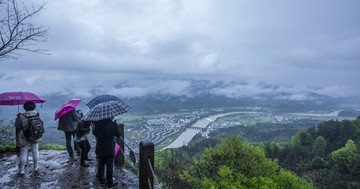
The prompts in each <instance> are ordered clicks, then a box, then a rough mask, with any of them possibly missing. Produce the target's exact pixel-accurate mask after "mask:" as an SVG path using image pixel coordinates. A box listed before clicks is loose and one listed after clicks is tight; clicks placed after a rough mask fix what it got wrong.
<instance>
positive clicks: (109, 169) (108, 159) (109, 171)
mask: <svg viewBox="0 0 360 189" xmlns="http://www.w3.org/2000/svg"><path fill="white" fill-rule="evenodd" d="M105 165H106V181H107V183H108V184H109V185H111V184H113V167H114V156H100V157H99V167H98V173H99V181H100V184H104V183H105V176H104V172H105Z"/></svg>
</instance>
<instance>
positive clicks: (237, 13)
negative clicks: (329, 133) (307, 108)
mask: <svg viewBox="0 0 360 189" xmlns="http://www.w3.org/2000/svg"><path fill="white" fill-rule="evenodd" d="M27 2H29V1H27ZM33 2H34V4H35V5H36V4H39V2H41V1H35V0H33ZM359 18H360V1H358V0H346V1H343V0H336V1H335V0H316V1H314V0H301V1H300V0H299V1H289V0H271V1H269V0H226V1H221V0H106V1H103V0H61V1H53V0H50V1H48V2H47V5H46V7H45V9H44V10H43V11H42V12H41V14H40V15H39V16H37V17H34V19H33V22H34V23H35V24H38V25H44V26H46V27H49V28H50V30H49V36H48V42H47V43H44V44H41V45H39V46H36V48H45V49H48V50H49V52H50V53H51V54H52V55H39V54H29V53H24V54H25V55H26V56H23V57H21V58H19V59H17V60H2V61H0V66H1V70H0V92H6V91H32V92H34V93H37V94H39V95H50V94H59V93H60V94H71V95H74V96H87V95H90V94H91V92H93V91H97V92H98V93H101V92H103V93H108V94H117V95H120V96H141V95H146V94H152V93H160V92H164V93H167V94H181V93H183V92H184V91H187V89H188V88H189V87H191V80H190V79H206V80H213V81H216V80H225V81H238V82H241V83H244V82H246V83H247V85H244V84H239V85H234V86H233V87H232V86H231V85H229V86H227V87H226V88H224V89H219V90H218V91H219V93H224V94H228V95H229V96H231V94H239V93H243V94H245V93H246V94H251V95H253V94H254V93H255V94H256V93H257V91H262V92H264V89H262V88H261V86H262V85H259V83H266V84H271V85H279V86H281V87H280V88H276V90H283V91H292V92H294V93H301V92H303V91H309V90H311V91H316V92H318V93H320V94H326V95H331V96H348V95H357V96H360V87H359V85H358V83H359V81H360V74H359V71H360V21H359ZM267 90H270V91H268V92H272V91H271V90H272V89H267ZM234 91H235V92H234ZM265 92H266V91H265Z"/></svg>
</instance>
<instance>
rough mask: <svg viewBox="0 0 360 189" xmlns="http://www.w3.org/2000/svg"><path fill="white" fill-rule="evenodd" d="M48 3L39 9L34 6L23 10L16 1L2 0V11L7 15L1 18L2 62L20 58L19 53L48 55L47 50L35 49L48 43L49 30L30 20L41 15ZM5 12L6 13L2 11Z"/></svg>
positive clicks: (0, 47) (25, 7)
mask: <svg viewBox="0 0 360 189" xmlns="http://www.w3.org/2000/svg"><path fill="white" fill-rule="evenodd" d="M45 5H46V3H43V4H41V5H40V6H39V7H37V8H36V7H35V6H34V5H30V6H26V5H25V4H23V7H22V8H19V6H18V5H17V3H16V0H7V1H6V2H4V1H3V0H0V11H1V12H5V13H6V15H5V16H4V17H3V18H0V39H1V42H0V60H2V59H6V58H14V59H16V58H18V57H19V55H21V54H19V53H18V52H19V51H28V52H34V53H40V54H46V53H45V52H46V50H42V49H33V48H31V47H32V46H34V45H37V44H39V43H41V42H46V41H47V38H46V37H47V34H48V28H45V27H44V26H37V27H36V26H34V25H33V24H32V23H31V22H30V20H31V18H32V17H34V16H36V15H38V14H39V12H40V11H41V10H42V9H43V8H44V7H45ZM2 10H5V11H2Z"/></svg>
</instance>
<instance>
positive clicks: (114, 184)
mask: <svg viewBox="0 0 360 189" xmlns="http://www.w3.org/2000/svg"><path fill="white" fill-rule="evenodd" d="M117 186H119V183H117V182H114V183H112V184H111V185H108V187H107V188H115V187H117Z"/></svg>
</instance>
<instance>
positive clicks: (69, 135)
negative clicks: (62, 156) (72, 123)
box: [64, 131, 74, 157]
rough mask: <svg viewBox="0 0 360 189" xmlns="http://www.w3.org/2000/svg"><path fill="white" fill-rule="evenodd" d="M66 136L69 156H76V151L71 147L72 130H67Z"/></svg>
mask: <svg viewBox="0 0 360 189" xmlns="http://www.w3.org/2000/svg"><path fill="white" fill-rule="evenodd" d="M64 133H65V137H66V150H67V151H68V153H69V156H70V157H72V156H74V151H73V149H72V147H71V132H65V131H64Z"/></svg>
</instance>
